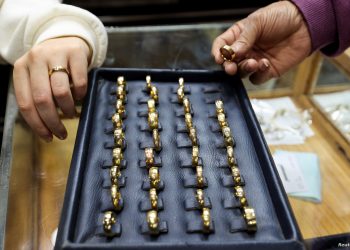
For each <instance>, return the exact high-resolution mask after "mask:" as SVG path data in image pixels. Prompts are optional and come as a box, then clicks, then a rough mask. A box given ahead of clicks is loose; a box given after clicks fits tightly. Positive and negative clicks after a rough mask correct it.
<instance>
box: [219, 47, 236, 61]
mask: <svg viewBox="0 0 350 250" xmlns="http://www.w3.org/2000/svg"><path fill="white" fill-rule="evenodd" d="M220 53H221V57H222V58H223V59H224V60H225V61H229V62H232V61H233V59H234V58H235V56H236V54H235V52H234V51H233V49H232V48H231V46H229V45H224V46H222V47H221V48H220Z"/></svg>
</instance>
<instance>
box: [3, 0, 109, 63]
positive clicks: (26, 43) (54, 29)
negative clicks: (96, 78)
mask: <svg viewBox="0 0 350 250" xmlns="http://www.w3.org/2000/svg"><path fill="white" fill-rule="evenodd" d="M0 2H1V0H0ZM62 36H78V37H81V38H83V39H84V40H85V41H86V42H88V43H89V45H90V47H91V49H92V51H93V55H92V60H91V64H90V65H89V68H90V69H91V68H93V67H98V66H101V65H102V63H103V61H104V60H105V57H106V51H107V43H108V40H107V32H106V29H105V27H104V25H103V24H102V22H101V21H100V20H99V19H98V18H97V17H96V16H95V15H93V14H92V13H90V12H88V11H86V10H84V9H81V8H78V7H75V6H71V5H66V4H62V3H60V2H59V1H58V0H50V1H48V0H4V1H3V3H2V5H1V7H0V57H2V58H3V59H4V60H5V61H7V62H8V63H10V64H13V63H14V62H15V61H16V60H17V59H18V58H20V57H21V56H22V55H24V54H25V53H26V52H27V51H28V50H30V49H31V48H32V47H33V45H36V44H38V43H40V42H42V41H44V40H47V39H50V38H55V37H62Z"/></svg>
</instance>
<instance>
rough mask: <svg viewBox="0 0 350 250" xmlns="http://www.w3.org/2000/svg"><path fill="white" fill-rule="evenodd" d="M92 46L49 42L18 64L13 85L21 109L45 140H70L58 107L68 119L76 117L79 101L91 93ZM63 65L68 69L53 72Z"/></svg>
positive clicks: (73, 40)
mask: <svg viewBox="0 0 350 250" xmlns="http://www.w3.org/2000/svg"><path fill="white" fill-rule="evenodd" d="M90 56H91V55H90V48H89V45H88V44H87V43H86V42H85V41H84V40H83V39H81V38H78V37H62V38H55V39H50V40H46V41H44V42H42V43H40V44H38V45H36V46H34V47H33V48H32V49H31V50H30V51H29V52H28V53H26V54H25V55H24V56H22V57H21V58H19V59H18V60H17V61H16V62H15V64H14V71H13V82H14V89H15V95H16V99H17V103H18V107H19V110H20V112H21V114H22V116H23V118H24V119H25V120H26V122H27V123H28V125H29V126H30V127H31V128H32V129H33V130H34V132H36V133H37V134H38V135H39V136H40V137H41V138H43V139H44V140H45V141H47V142H50V141H52V139H53V135H55V136H56V137H58V138H60V139H62V140H63V139H65V138H66V137H67V130H66V128H65V127H64V125H63V124H62V122H61V120H60V118H59V115H58V111H57V108H60V109H61V110H62V112H63V114H65V115H66V116H67V117H69V118H73V117H74V116H75V115H76V109H75V100H81V99H82V98H83V97H84V96H85V94H86V90H87V73H88V64H89V58H90ZM57 66H62V67H64V68H66V69H67V70H68V72H69V73H66V72H64V71H54V72H53V73H52V74H51V76H49V71H50V69H52V68H54V67H57Z"/></svg>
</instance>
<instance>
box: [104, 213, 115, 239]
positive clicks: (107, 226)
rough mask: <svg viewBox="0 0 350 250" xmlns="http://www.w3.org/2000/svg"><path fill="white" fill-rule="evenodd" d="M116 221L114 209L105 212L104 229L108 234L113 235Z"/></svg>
mask: <svg viewBox="0 0 350 250" xmlns="http://www.w3.org/2000/svg"><path fill="white" fill-rule="evenodd" d="M115 223H116V218H115V216H114V214H113V212H112V211H107V212H105V213H104V216H103V231H104V232H105V234H106V236H113V235H112V226H113V224H115Z"/></svg>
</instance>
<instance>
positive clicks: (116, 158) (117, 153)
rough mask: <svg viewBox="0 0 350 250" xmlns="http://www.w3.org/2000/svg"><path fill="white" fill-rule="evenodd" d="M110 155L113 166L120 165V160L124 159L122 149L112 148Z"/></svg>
mask: <svg viewBox="0 0 350 250" xmlns="http://www.w3.org/2000/svg"><path fill="white" fill-rule="evenodd" d="M112 155H113V163H114V164H115V165H118V166H120V164H121V163H122V160H123V158H124V157H123V152H122V149H121V148H114V149H113V152H112Z"/></svg>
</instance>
